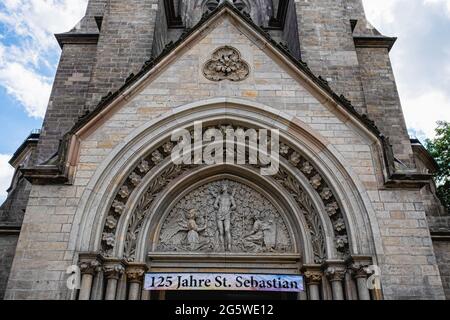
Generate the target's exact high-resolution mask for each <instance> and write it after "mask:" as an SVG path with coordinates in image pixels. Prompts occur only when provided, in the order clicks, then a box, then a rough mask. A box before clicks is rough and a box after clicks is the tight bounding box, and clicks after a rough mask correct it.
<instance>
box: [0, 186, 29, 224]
mask: <svg viewBox="0 0 450 320" xmlns="http://www.w3.org/2000/svg"><path fill="white" fill-rule="evenodd" d="M30 190H31V183H29V182H28V181H27V180H25V179H23V178H21V179H20V180H19V181H18V183H17V185H16V187H15V188H14V189H13V190H12V191H10V193H9V194H8V198H7V199H6V201H5V202H4V203H3V204H2V206H1V207H0V227H1V226H20V225H21V224H22V220H23V216H24V213H25V209H26V208H27V203H28V196H29V194H30Z"/></svg>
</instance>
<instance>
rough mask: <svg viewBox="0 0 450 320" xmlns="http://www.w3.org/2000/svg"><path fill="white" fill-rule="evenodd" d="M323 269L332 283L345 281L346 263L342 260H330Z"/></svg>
mask: <svg viewBox="0 0 450 320" xmlns="http://www.w3.org/2000/svg"><path fill="white" fill-rule="evenodd" d="M322 268H323V270H324V274H325V276H326V277H327V278H328V280H330V281H331V282H333V281H343V280H344V277H345V272H346V271H347V266H346V264H345V262H344V261H341V260H328V261H326V262H325V263H324V264H323V265H322Z"/></svg>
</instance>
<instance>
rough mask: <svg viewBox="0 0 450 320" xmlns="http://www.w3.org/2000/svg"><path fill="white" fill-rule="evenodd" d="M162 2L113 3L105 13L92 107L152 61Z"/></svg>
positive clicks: (116, 0) (91, 92) (130, 0)
mask: <svg viewBox="0 0 450 320" xmlns="http://www.w3.org/2000/svg"><path fill="white" fill-rule="evenodd" d="M158 3H159V0H128V1H123V0H110V1H108V4H107V6H106V9H105V15H104V18H103V23H102V30H101V33H100V38H99V42H98V52H97V59H96V64H95V68H94V71H93V77H92V82H91V84H90V88H89V103H88V105H89V107H90V108H93V107H94V106H95V105H97V104H98V102H99V101H100V99H101V97H102V96H104V95H106V94H107V93H108V92H109V91H115V90H116V89H118V88H119V87H120V86H121V85H122V84H123V83H124V82H125V79H126V78H127V77H128V76H129V75H130V73H132V72H135V73H136V72H137V71H139V70H140V68H141V67H142V65H143V64H144V62H145V61H146V60H148V59H149V58H150V57H151V54H152V44H153V37H154V29H155V21H156V15H157V11H158V8H159V6H158Z"/></svg>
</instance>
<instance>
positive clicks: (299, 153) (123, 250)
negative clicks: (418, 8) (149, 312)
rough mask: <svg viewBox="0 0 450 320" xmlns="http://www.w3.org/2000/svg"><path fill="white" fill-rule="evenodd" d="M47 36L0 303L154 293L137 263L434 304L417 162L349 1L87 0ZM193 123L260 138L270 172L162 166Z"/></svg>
mask: <svg viewBox="0 0 450 320" xmlns="http://www.w3.org/2000/svg"><path fill="white" fill-rule="evenodd" d="M43 23H45V22H43ZM55 36H56V40H57V41H58V43H59V44H60V46H61V49H62V53H61V59H60V63H59V66H58V70H57V73H56V77H55V81H54V85H53V90H52V93H51V97H50V101H49V104H48V108H47V112H46V115H45V119H44V124H43V127H42V130H41V131H40V132H36V133H33V134H32V135H30V137H29V138H28V139H27V140H26V141H25V142H24V144H23V145H22V146H21V147H20V148H19V149H18V151H17V152H16V154H15V155H14V158H13V159H12V160H11V165H13V166H14V167H15V169H16V174H15V177H14V180H13V182H12V185H11V188H10V190H9V196H8V199H7V200H6V202H5V203H4V204H3V205H2V207H1V208H0V229H1V233H0V250H1V251H2V252H5V255H4V256H5V257H7V258H6V259H5V260H2V264H1V265H0V271H1V272H0V276H1V277H0V294H1V295H3V294H4V296H5V298H7V299H22V298H26V299H46V298H53V299H109V300H112V299H149V298H150V297H152V298H158V297H159V298H160V297H161V296H162V295H159V294H160V293H158V292H156V291H152V290H150V291H149V290H146V288H144V287H143V274H144V273H145V272H148V271H151V272H173V271H174V270H178V271H179V270H180V268H181V269H183V271H184V272H192V270H194V269H195V270H203V269H204V270H212V269H214V270H217V273H220V272H222V273H223V272H231V273H232V272H234V271H235V270H241V269H242V268H244V266H248V265H252V266H254V267H252V268H254V270H250V271H252V273H258V272H259V273H261V270H262V271H263V272H262V273H264V274H295V275H299V276H302V277H303V279H304V281H305V285H306V286H305V290H304V291H302V292H299V293H298V295H297V296H295V297H297V298H300V299H312V300H317V299H323V300H331V299H336V300H342V299H347V300H357V299H361V300H366V299H384V298H386V299H403V298H409V299H414V298H432V299H444V298H445V297H447V298H449V297H450V274H449V270H448V267H446V266H448V264H449V263H450V261H449V256H450V255H449V252H450V242H449V241H448V239H449V235H450V219H449V216H448V215H447V213H446V212H445V211H444V208H443V207H442V206H441V205H440V203H439V200H438V199H437V197H436V196H435V185H434V182H433V180H432V176H433V173H434V172H436V170H437V167H436V163H435V162H434V160H433V159H432V158H431V156H430V155H429V154H428V153H427V151H426V150H425V148H424V147H423V146H422V145H421V144H420V143H419V142H418V141H411V140H410V138H409V135H408V132H407V128H406V124H405V119H404V116H403V112H402V108H401V104H400V99H399V95H398V91H397V88H396V83H395V78H394V74H393V70H392V66H391V63H390V58H389V52H390V50H391V49H392V47H393V46H394V44H395V41H396V38H393V37H389V36H385V35H382V34H381V33H380V32H378V31H377V29H376V28H375V27H374V26H372V25H371V24H370V22H369V21H368V20H367V19H366V16H365V13H364V8H363V5H362V0H333V1H330V0H127V1H123V0H89V3H88V6H87V10H86V14H85V16H84V17H83V19H82V20H81V21H80V22H79V23H78V24H77V25H76V26H75V27H74V28H73V29H72V30H70V31H68V32H66V33H62V34H57V35H55ZM199 122H201V123H202V124H203V129H200V130H203V131H200V136H201V135H202V134H206V136H207V135H208V134H207V130H208V129H215V130H216V133H217V132H222V133H223V132H226V130H227V129H232V130H235V132H238V131H236V130H246V132H249V136H248V138H249V139H251V132H253V131H251V130H255V132H258V133H260V131H261V130H269V132H271V134H270V138H271V139H272V140H273V139H274V137H275V136H274V132H279V159H280V161H279V168H278V170H277V172H276V173H274V174H273V175H270V176H265V175H264V174H261V171H260V169H261V166H264V165H263V164H262V163H261V162H258V163H256V164H255V163H250V162H249V161H247V162H245V163H244V164H241V165H239V164H230V163H221V164H219V163H215V164H206V163H198V162H194V163H189V164H187V163H183V164H174V163H173V161H171V153H172V152H173V150H176V149H177V147H179V145H178V144H179V141H174V140H173V139H171V135H172V134H173V132H175V131H177V130H179V129H186V131H187V132H188V133H189V132H194V131H196V130H197V129H196V128H195V127H194V123H199ZM261 140H262V138H261V136H259V139H257V142H259V143H260V142H261ZM269 140H270V139H269ZM244 144H245V140H244ZM197 147H199V146H198V145H197ZM200 147H202V144H201V142H200ZM203 147H204V148H205V149H207V148H208V147H207V146H206V145H203ZM194 149H195V146H194ZM225 149H226V148H225ZM236 150H238V147H237V149H236ZM193 152H194V151H193ZM232 152H233V155H234V152H235V150H234V148H233V151H232ZM236 152H237V151H236ZM248 152H250V149H249V151H248ZM244 153H245V152H244ZM215 155H216V156H217V150H216V153H215ZM224 199H225V200H224ZM221 201H222V202H221ZM228 203H229V205H228ZM231 203H233V204H232V205H231ZM22 220H23V222H22ZM262 226H264V228H263V227H262ZM263 229H264V231H263ZM249 233H250V234H251V236H250V235H249ZM223 256H226V257H227V258H226V261H225V260H223V259H222V258H221V257H223ZM211 257H212V258H211ZM174 261H176V262H177V263H176V264H175V263H174ZM193 265H194V267H193ZM71 266H77V267H79V268H80V272H81V287H78V288H68V287H67V286H66V279H67V277H68V275H67V274H66V271H67V269H68V268H70V267H71ZM155 270H156V271H155ZM368 270H372V272H373V270H376V273H377V275H379V274H381V278H380V283H381V286H379V287H375V288H373V287H367V286H365V282H364V281H366V279H367V278H368V277H369V276H371V275H372V273H371V272H369V271H368ZM209 272H210V271H209ZM8 279H9V280H8ZM399 279H400V280H399ZM399 281H400V282H401V285H399V284H398V283H399ZM167 294H168V295H169V293H167ZM171 294H172V293H171ZM174 297H176V296H175V295H174Z"/></svg>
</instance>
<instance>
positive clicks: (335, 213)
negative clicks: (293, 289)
mask: <svg viewBox="0 0 450 320" xmlns="http://www.w3.org/2000/svg"><path fill="white" fill-rule="evenodd" d="M211 128H217V129H220V130H222V131H223V132H225V130H226V129H228V128H230V125H221V126H214V127H207V128H204V131H206V130H208V129H211ZM233 129H237V127H233ZM246 129H248V128H244V130H246ZM175 145H176V143H173V142H170V141H165V142H164V143H162V144H161V145H159V146H158V147H157V148H155V149H154V150H152V152H150V153H149V154H148V155H147V156H145V157H144V158H143V159H141V160H140V162H139V163H138V164H137V165H136V166H135V168H134V169H133V170H132V172H131V173H130V174H129V175H128V178H127V179H126V180H125V182H124V183H123V184H122V185H121V187H120V188H119V191H118V192H117V195H116V196H115V198H114V200H113V201H112V204H111V208H110V210H109V214H108V216H107V218H106V221H105V224H104V227H103V232H102V242H101V246H102V254H103V255H105V256H114V255H115V253H116V252H117V250H115V249H116V241H117V237H118V234H117V226H118V222H119V220H120V219H122V218H121V217H122V216H123V215H124V213H126V209H127V207H128V206H127V203H128V200H129V199H130V196H131V194H132V193H133V192H134V190H136V189H137V188H138V187H139V186H140V184H141V183H142V181H143V179H144V177H145V176H146V175H149V176H153V175H154V173H153V172H152V169H153V168H155V167H157V166H158V165H159V164H161V163H163V162H166V163H167V162H168V161H170V154H171V151H172V149H173V148H174V146H175ZM225 151H226V150H225ZM280 155H281V156H282V157H283V158H284V159H285V160H286V161H287V162H288V163H289V164H290V165H291V166H293V167H295V168H296V170H297V171H298V173H299V174H302V175H303V176H304V177H305V179H306V180H307V181H309V184H310V186H311V187H312V189H314V190H315V192H316V193H317V195H318V198H320V199H321V200H322V202H323V208H325V212H326V213H327V214H328V216H329V218H330V220H331V223H332V225H333V229H334V237H333V238H334V241H335V249H336V251H337V253H338V257H345V256H347V255H348V254H349V253H350V249H349V238H348V234H347V226H346V222H345V219H344V216H343V210H342V209H341V207H340V205H339V202H338V201H337V200H336V198H335V196H334V193H333V191H332V190H331V188H330V187H329V186H328V184H327V182H326V178H325V177H324V176H323V175H322V174H321V173H320V172H319V171H318V170H317V169H316V168H315V167H314V166H313V164H312V163H311V162H310V161H308V160H306V158H304V157H303V156H302V155H301V154H300V152H299V151H298V150H295V149H293V148H292V147H290V146H288V145H287V144H285V143H281V146H280ZM191 168H192V166H183V165H181V166H176V165H170V166H168V167H167V168H166V169H164V170H163V171H162V172H160V173H159V174H158V175H157V176H155V178H154V179H153V180H152V181H151V182H150V184H149V185H148V186H147V191H146V192H145V194H144V195H143V196H142V197H141V198H140V199H139V200H138V205H137V207H136V208H135V209H133V211H132V212H131V213H128V214H129V215H130V218H129V220H128V225H127V228H126V233H125V241H124V251H123V255H124V257H125V258H126V259H127V260H128V261H135V258H136V256H135V253H136V246H137V239H138V236H139V233H140V232H141V231H142V223H143V221H144V218H145V217H146V215H148V214H150V213H151V209H152V204H153V201H154V200H155V198H156V197H158V196H159V194H160V193H161V191H162V190H164V188H166V187H167V185H168V184H169V183H170V182H171V181H172V180H173V179H175V178H177V177H178V176H180V175H182V174H183V173H184V172H186V171H188V170H189V169H191ZM274 178H275V180H276V181H277V182H278V183H279V184H280V185H282V186H283V187H284V188H285V190H286V191H287V192H288V193H289V194H290V195H291V196H292V197H293V198H294V199H295V200H296V203H297V204H298V206H299V207H300V208H301V210H302V212H303V213H304V214H305V218H306V221H307V226H308V231H309V233H310V235H311V240H312V246H313V251H314V260H315V262H316V263H321V262H323V261H324V260H325V259H326V258H327V253H326V235H325V232H324V226H323V223H322V221H321V219H320V213H319V212H318V208H316V207H315V206H314V205H313V203H312V202H311V200H310V199H309V197H308V196H307V195H306V193H305V192H304V190H303V187H302V186H301V184H300V182H299V181H298V180H297V179H296V178H295V177H294V176H292V175H291V174H290V172H288V170H285V169H283V168H280V171H279V173H278V175H277V176H275V177H274Z"/></svg>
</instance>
